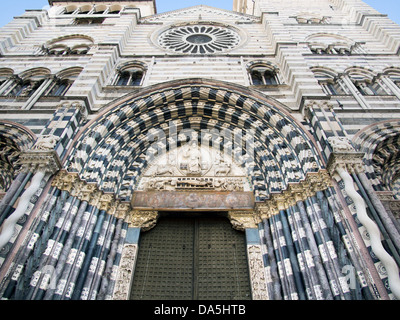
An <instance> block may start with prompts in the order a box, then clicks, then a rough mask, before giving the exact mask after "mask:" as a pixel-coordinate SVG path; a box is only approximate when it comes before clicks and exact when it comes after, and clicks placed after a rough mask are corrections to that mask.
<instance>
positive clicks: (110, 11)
mask: <svg viewBox="0 0 400 320" xmlns="http://www.w3.org/2000/svg"><path fill="white" fill-rule="evenodd" d="M121 10H122V8H121V6H120V5H112V6H110V7H109V8H108V14H118V13H120V12H121Z"/></svg>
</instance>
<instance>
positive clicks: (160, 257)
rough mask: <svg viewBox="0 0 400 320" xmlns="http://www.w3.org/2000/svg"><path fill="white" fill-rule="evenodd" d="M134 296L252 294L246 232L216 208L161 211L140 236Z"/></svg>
mask: <svg viewBox="0 0 400 320" xmlns="http://www.w3.org/2000/svg"><path fill="white" fill-rule="evenodd" d="M131 299H132V300H246V299H251V289H250V281H249V271H248V264H247V258H246V242H245V235H244V233H243V232H240V231H237V230H234V229H233V228H232V226H231V224H230V222H229V220H228V219H227V218H225V217H222V216H218V215H215V214H211V213H196V214H194V215H191V216H190V217H188V216H187V214H185V215H183V216H182V215H179V214H178V213H176V214H174V213H170V214H168V215H167V216H161V218H160V219H159V221H158V223H157V226H156V227H155V228H154V229H152V230H150V231H148V232H145V233H142V235H141V240H140V245H139V254H138V260H137V263H136V268H135V273H134V278H133V285H132V290H131Z"/></svg>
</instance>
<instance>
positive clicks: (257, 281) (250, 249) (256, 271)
mask: <svg viewBox="0 0 400 320" xmlns="http://www.w3.org/2000/svg"><path fill="white" fill-rule="evenodd" d="M247 257H248V263H249V272H250V281H251V291H252V296H253V300H269V296H268V288H267V281H266V275H265V270H264V263H263V258H262V250H261V246H258V245H250V246H247Z"/></svg>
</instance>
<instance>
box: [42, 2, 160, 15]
mask: <svg viewBox="0 0 400 320" xmlns="http://www.w3.org/2000/svg"><path fill="white" fill-rule="evenodd" d="M49 4H50V6H52V7H58V6H63V7H67V8H68V7H70V8H78V9H76V10H79V8H83V10H85V11H81V12H80V13H86V12H88V13H89V12H94V13H95V12H96V10H102V9H101V8H102V7H104V6H107V7H108V8H110V7H111V8H117V7H119V8H126V7H128V8H138V9H140V12H141V15H142V16H150V15H154V14H156V13H157V8H156V0H131V1H120V0H95V1H92V0H49ZM96 8H98V9H96ZM71 10H72V9H71ZM87 10H89V11H87Z"/></svg>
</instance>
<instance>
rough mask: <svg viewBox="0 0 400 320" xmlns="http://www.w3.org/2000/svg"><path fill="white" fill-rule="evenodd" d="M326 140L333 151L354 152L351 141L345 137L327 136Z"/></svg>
mask: <svg viewBox="0 0 400 320" xmlns="http://www.w3.org/2000/svg"><path fill="white" fill-rule="evenodd" d="M328 142H329V144H330V145H331V147H332V150H333V152H355V151H356V150H355V149H354V147H353V145H352V144H351V141H350V140H349V139H348V138H346V137H329V138H328Z"/></svg>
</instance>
